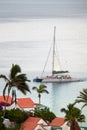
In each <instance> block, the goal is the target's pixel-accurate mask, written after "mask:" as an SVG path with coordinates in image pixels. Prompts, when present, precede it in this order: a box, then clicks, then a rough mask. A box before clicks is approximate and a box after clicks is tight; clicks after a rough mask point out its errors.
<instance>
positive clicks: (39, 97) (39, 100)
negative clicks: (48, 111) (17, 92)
mask: <svg viewBox="0 0 87 130" xmlns="http://www.w3.org/2000/svg"><path fill="white" fill-rule="evenodd" d="M38 97H39V104H41V95H40V94H39V95H38Z"/></svg>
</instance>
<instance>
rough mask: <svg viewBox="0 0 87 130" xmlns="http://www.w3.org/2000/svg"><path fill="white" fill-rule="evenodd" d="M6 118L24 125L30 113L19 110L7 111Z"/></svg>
mask: <svg viewBox="0 0 87 130" xmlns="http://www.w3.org/2000/svg"><path fill="white" fill-rule="evenodd" d="M5 118H8V119H10V120H11V121H14V122H16V123H22V122H23V121H25V120H26V119H27V118H28V113H26V112H25V111H21V110H19V109H12V110H6V113H5Z"/></svg>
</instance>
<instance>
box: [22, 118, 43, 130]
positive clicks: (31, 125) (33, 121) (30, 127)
mask: <svg viewBox="0 0 87 130" xmlns="http://www.w3.org/2000/svg"><path fill="white" fill-rule="evenodd" d="M40 120H41V118H37V117H29V118H28V119H27V120H26V121H25V122H24V123H23V124H22V126H21V129H20V130H34V129H35V127H36V126H37V125H38V122H39V121H40Z"/></svg>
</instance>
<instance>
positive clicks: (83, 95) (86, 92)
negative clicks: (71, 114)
mask: <svg viewBox="0 0 87 130" xmlns="http://www.w3.org/2000/svg"><path fill="white" fill-rule="evenodd" d="M75 103H83V106H82V108H84V107H86V106H87V89H83V91H81V92H80V96H78V97H77V99H76V100H75Z"/></svg>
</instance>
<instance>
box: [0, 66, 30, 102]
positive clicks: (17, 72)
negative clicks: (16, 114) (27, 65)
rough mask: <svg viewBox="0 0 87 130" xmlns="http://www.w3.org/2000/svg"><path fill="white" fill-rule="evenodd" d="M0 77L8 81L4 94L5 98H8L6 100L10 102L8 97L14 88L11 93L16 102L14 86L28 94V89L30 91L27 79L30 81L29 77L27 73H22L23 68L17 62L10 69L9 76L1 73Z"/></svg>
mask: <svg viewBox="0 0 87 130" xmlns="http://www.w3.org/2000/svg"><path fill="white" fill-rule="evenodd" d="M0 78H3V79H5V81H6V84H5V87H4V89H3V96H4V99H5V100H6V102H8V97H9V94H10V91H11V90H12V93H11V94H12V100H13V98H14V100H15V102H16V90H14V88H17V89H18V90H20V91H21V92H22V93H23V94H25V95H26V92H27V91H28V92H30V90H29V86H28V84H27V83H26V81H29V80H28V79H27V77H26V74H22V73H21V68H20V66H19V65H17V64H15V65H14V64H12V68H11V70H10V74H9V77H7V76H5V75H2V74H1V75H0ZM6 90H7V96H6Z"/></svg>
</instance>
